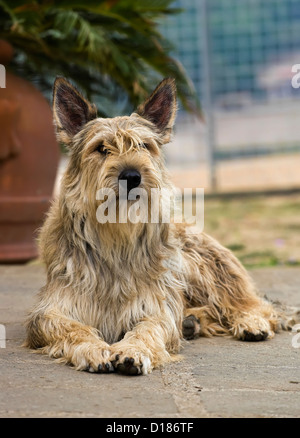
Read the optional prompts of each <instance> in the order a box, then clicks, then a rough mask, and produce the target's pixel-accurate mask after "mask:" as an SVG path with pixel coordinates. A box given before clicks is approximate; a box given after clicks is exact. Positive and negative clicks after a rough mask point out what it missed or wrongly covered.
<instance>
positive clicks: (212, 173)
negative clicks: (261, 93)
mask: <svg viewBox="0 0 300 438" xmlns="http://www.w3.org/2000/svg"><path fill="white" fill-rule="evenodd" d="M200 27H201V31H200V32H201V39H202V64H203V76H204V78H203V100H204V105H203V107H204V114H205V124H206V129H205V131H206V135H205V137H206V138H205V140H206V148H207V160H208V167H209V183H210V189H211V190H212V191H216V190H217V175H216V157H215V149H216V145H215V119H214V111H213V97H212V79H211V78H212V66H211V56H212V54H211V46H210V35H209V10H208V1H207V0H201V23H200Z"/></svg>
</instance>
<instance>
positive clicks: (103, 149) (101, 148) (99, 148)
mask: <svg viewBox="0 0 300 438" xmlns="http://www.w3.org/2000/svg"><path fill="white" fill-rule="evenodd" d="M95 151H97V152H99V154H101V155H107V154H108V150H107V149H106V147H105V146H104V144H102V143H101V144H99V145H98V146H97V147H96V149H95Z"/></svg>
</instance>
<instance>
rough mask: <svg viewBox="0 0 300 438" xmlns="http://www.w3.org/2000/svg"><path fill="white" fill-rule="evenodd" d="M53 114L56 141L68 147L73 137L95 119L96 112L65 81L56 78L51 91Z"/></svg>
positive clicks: (94, 107)
mask: <svg viewBox="0 0 300 438" xmlns="http://www.w3.org/2000/svg"><path fill="white" fill-rule="evenodd" d="M53 114H54V123H55V125H56V129H57V137H58V140H59V141H60V142H61V143H64V144H65V145H67V146H68V145H70V144H71V142H72V139H73V137H74V135H76V134H77V133H78V132H79V131H80V130H81V129H82V128H83V127H84V125H85V124H86V123H87V122H89V121H90V120H92V119H94V118H96V117H97V110H96V106H95V105H92V104H91V103H89V102H88V101H87V100H86V99H85V98H84V97H83V96H82V95H81V94H80V93H79V91H78V90H77V89H76V88H75V87H74V86H73V85H71V84H70V83H69V82H68V81H67V80H66V79H64V78H62V77H58V78H56V80H55V83H54V89H53Z"/></svg>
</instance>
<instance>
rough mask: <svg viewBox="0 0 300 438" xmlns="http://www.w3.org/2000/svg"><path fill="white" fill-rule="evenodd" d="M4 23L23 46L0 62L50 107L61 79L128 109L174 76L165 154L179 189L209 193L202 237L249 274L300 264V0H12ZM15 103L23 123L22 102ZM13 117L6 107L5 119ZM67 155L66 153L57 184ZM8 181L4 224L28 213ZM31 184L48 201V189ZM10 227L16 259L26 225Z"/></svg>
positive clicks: (102, 109) (102, 105)
mask: <svg viewBox="0 0 300 438" xmlns="http://www.w3.org/2000/svg"><path fill="white" fill-rule="evenodd" d="M0 26H1V27H0V38H2V40H3V41H8V42H9V43H10V44H11V45H12V46H13V48H14V55H13V56H12V57H11V59H10V61H9V63H8V62H6V64H5V62H4V61H1V59H4V58H1V52H0V63H2V64H5V65H6V67H7V71H11V73H12V74H14V75H17V76H18V77H22V78H23V79H25V80H27V81H28V82H30V84H33V85H34V86H35V87H36V88H37V89H39V90H40V91H41V92H42V94H43V95H44V96H45V97H46V99H48V100H49V101H50V100H51V87H52V84H53V80H54V77H55V76H56V75H63V76H66V77H68V78H70V79H71V80H72V81H73V83H75V84H76V85H77V86H79V87H80V88H81V89H82V90H83V92H84V93H85V94H86V95H87V96H88V97H89V98H90V99H92V100H93V101H94V102H96V104H97V107H98V112H99V114H100V115H102V116H109V117H113V116H115V115H117V114H118V115H119V114H128V113H130V111H132V110H133V109H134V108H135V107H136V105H137V104H138V103H139V102H141V101H142V100H143V98H145V96H147V94H148V93H149V92H150V91H151V90H152V89H153V88H154V87H155V86H156V85H157V83H158V82H159V81H160V80H161V79H162V77H165V76H173V77H175V78H176V81H177V85H178V94H179V112H178V116H177V122H176V128H175V135H174V140H173V142H172V143H171V144H170V145H168V146H167V147H166V149H165V155H166V162H167V166H168V167H169V169H170V173H171V175H172V178H173V181H174V183H175V185H176V186H178V187H179V188H184V187H188V188H196V187H204V189H205V227H204V231H205V232H208V233H210V234H212V235H213V236H214V237H216V238H217V239H219V240H220V241H221V242H222V243H223V244H225V245H226V246H227V247H229V248H230V249H232V250H233V251H234V252H235V253H236V255H237V256H238V257H239V258H240V259H241V261H242V262H243V263H244V264H245V265H246V266H247V267H249V268H251V267H263V266H273V265H288V266H297V265H299V264H300V202H299V200H300V196H299V194H300V171H299V169H300V116H299V114H298V113H299V109H300V88H299V89H298V88H293V86H292V77H293V76H294V75H295V72H292V67H293V65H295V64H298V63H299V64H300V0H268V1H264V0H176V1H170V0H168V1H166V0H152V1H148V0H144V1H143V0H140V1H137V0H120V1H117V0H110V1H86V2H85V3H83V2H82V1H76V0H73V1H61V2H57V1H50V0H49V1H15V0H12V1H10V2H0ZM0 47H1V46H0ZM7 89H8V86H7V88H6V90H7ZM2 92H3V89H0V98H1V93H2ZM6 99H8V100H9V98H8V97H6ZM5 108H6V110H5V111H4V110H3V111H2V112H3V113H5V114H6V115H7V113H8V112H9V111H10V114H11V117H10V120H11V121H12V120H14V122H11V123H17V122H16V120H17V116H16V114H18V110H17V109H15V108H12V107H10V108H9V111H8V110H7V104H6V107H5ZM1 114H2V113H1V101H0V123H1ZM37 114H39V111H38V112H37ZM37 117H39V116H37V115H35V116H34V120H35V124H36V120H37ZM2 119H3V120H4V115H2ZM5 120H6V119H5ZM3 123H4V122H3ZM5 126H7V122H5ZM26 126H27V125H26ZM14 131H15V132H18V128H15V129H14ZM23 131H24V128H23ZM20 135H21V134H20ZM17 137H18V136H17ZM5 138H6V139H7V138H10V140H5V141H4V140H3V139H4V137H2V140H0V148H2V155H1V154H0V157H1V156H2V161H0V176H1V172H2V175H3V174H4V171H3V170H4V168H5V171H7V172H8V171H9V172H10V171H11V169H10V168H9V169H8V170H7V166H8V164H7V160H8V157H10V158H11V160H10V161H13V160H14V158H13V157H14V156H16V155H17V153H16V152H15V150H16V146H12V145H15V143H16V144H17V145H18V144H19V143H21V144H22V141H19V142H18V141H17V142H16V141H14V140H11V137H10V134H6V137H5ZM1 142H2V144H1ZM40 142H41V141H40ZM4 143H5V145H4ZM7 145H8V146H7ZM9 145H10V146H9ZM20 148H21V149H22V146H20ZM3 150H5V151H6V152H3ZM9 150H10V152H9ZM62 151H63V149H62ZM14 154H15V155H14ZM53 155H55V152H53ZM3 157H4V158H3ZM41 159H42V158H39V159H37V164H35V167H34V169H35V168H36V167H38V168H39V167H40V162H41ZM54 161H55V163H54V165H55V166H56V168H57V166H58V160H56V159H55V160H54ZM65 162H66V158H65V156H64V154H63V155H62V159H60V160H59V163H60V167H59V174H58V178H57V179H56V183H55V184H56V185H55V191H56V192H57V191H58V190H59V176H60V174H61V172H62V171H63V168H64V166H65ZM4 163H5V164H4ZM21 167H23V168H24V163H22V165H21ZM18 172H19V171H18ZM30 175H31V177H32V175H34V170H31V171H30ZM28 178H30V177H29V176H28V175H24V176H23V177H22V178H21V182H22V181H23V182H24V181H25V180H26V181H27V180H28ZM7 179H9V178H8V177H7V175H6V176H5V178H4V177H3V178H2V179H0V184H2V187H1V185H0V189H1V196H2V198H1V197H0V201H1V199H2V206H3V209H2V210H4V209H5V211H6V214H5V215H4V216H5V217H4V219H3V217H2V219H1V216H0V223H1V220H2V224H4V223H5V224H6V226H7V224H8V223H10V222H11V221H12V219H11V218H12V216H14V217H16V215H17V216H18V217H22V216H23V217H24V214H25V213H23V212H22V211H23V210H22V211H21V210H19V207H16V205H14V206H13V207H11V202H10V201H9V202H10V203H9V202H8V200H7V199H8V197H9V196H11V195H10V193H9V191H8V187H9V189H11V184H10V183H8V182H7ZM21 182H20V184H21ZM18 190H19V189H18V188H17V189H16V192H15V194H14V195H13V197H14V199H15V198H16V196H17V197H19V193H18ZM30 190H33V191H35V194H38V196H40V198H39V200H38V201H36V203H38V204H39V205H40V204H41V198H42V200H43V199H44V205H45V206H47V205H48V202H49V198H50V197H51V195H50V194H49V195H47V196H48V197H47V196H46V195H45V193H44V191H43V190H40V189H39V188H37V189H30ZM25 195H26V196H27V197H28V196H29V195H30V196H31V197H32V193H29V192H28V193H26V194H25ZM4 198H5V199H4ZM3 202H6V204H5V203H4V204H3ZM14 202H16V201H14ZM24 202H25V201H24ZM30 202H32V205H33V204H34V202H33V201H32V199H31V201H30ZM25 203H26V206H25V210H26V208H27V210H28V202H27V201H26V202H25ZM32 205H31V207H30V208H33V209H34V208H36V207H35V206H33V207H32ZM8 207H9V208H13V209H14V210H12V213H11V214H8V213H7V212H8V211H9V210H8ZM23 207H24V206H23ZM27 210H26V211H27ZM44 213H45V212H44V211H42V215H44ZM26 214H27V213H26ZM26 214H25V216H26ZM26 217H27V216H26ZM26 220H27V223H28V221H30V220H31V219H30V218H29V219H28V217H27V219H26ZM34 221H35V224H37V223H38V222H39V221H40V219H36V218H35V219H34V220H33V222H34ZM7 230H8V229H7V228H5V231H4V232H2V235H4V234H5V236H6V238H5V239H6V240H5V242H4V243H3V245H4V246H5V245H6V246H5V248H4V246H3V248H4V250H3V251H2V252H6V254H8V250H7V248H8V246H7V245H9V244H10V241H11V240H12V235H13V236H15V235H16V227H15V228H14V231H12V232H11V233H9V232H8V231H7ZM28 233H29V234H30V232H29V231H28ZM16 251H17V252H18V251H19V254H20V250H19V249H15V252H16ZM25 252H26V251H25ZM35 256H36V255H35ZM30 258H32V256H30ZM19 259H20V260H21V259H22V258H21V257H19ZM2 260H3V258H2ZM10 260H11V261H17V260H18V257H15V256H12V257H11V258H10Z"/></svg>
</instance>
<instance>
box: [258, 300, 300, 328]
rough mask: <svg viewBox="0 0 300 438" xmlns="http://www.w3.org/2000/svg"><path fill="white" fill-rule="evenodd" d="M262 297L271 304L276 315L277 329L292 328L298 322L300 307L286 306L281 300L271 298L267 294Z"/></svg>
mask: <svg viewBox="0 0 300 438" xmlns="http://www.w3.org/2000/svg"><path fill="white" fill-rule="evenodd" d="M264 299H265V300H267V301H268V302H269V303H271V304H272V306H273V308H274V309H275V311H276V313H277V315H278V330H287V331H291V330H293V327H294V326H295V325H296V324H300V308H299V307H293V306H288V305H286V304H284V303H282V302H281V301H278V300H275V301H274V300H271V299H270V298H268V297H267V296H264Z"/></svg>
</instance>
